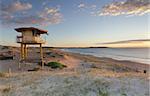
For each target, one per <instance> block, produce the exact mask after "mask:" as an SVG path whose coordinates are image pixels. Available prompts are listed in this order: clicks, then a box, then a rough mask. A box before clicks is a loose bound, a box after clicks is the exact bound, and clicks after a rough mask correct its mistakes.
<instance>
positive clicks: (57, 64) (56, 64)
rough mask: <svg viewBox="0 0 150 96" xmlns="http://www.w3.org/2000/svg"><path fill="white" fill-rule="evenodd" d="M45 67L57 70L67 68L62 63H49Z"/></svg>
mask: <svg viewBox="0 0 150 96" xmlns="http://www.w3.org/2000/svg"><path fill="white" fill-rule="evenodd" d="M45 65H46V66H49V67H51V68H53V69H57V68H59V69H62V68H65V67H67V66H66V65H64V64H62V63H59V62H49V63H47V64H45Z"/></svg>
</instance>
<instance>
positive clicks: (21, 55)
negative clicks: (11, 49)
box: [20, 43, 23, 61]
mask: <svg viewBox="0 0 150 96" xmlns="http://www.w3.org/2000/svg"><path fill="white" fill-rule="evenodd" d="M20 57H21V61H22V60H23V44H22V43H21V53H20Z"/></svg>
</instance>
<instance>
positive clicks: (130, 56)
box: [62, 48, 150, 64]
mask: <svg viewBox="0 0 150 96" xmlns="http://www.w3.org/2000/svg"><path fill="white" fill-rule="evenodd" d="M62 50H64V51H67V52H73V53H80V54H85V55H93V56H96V57H108V58H112V59H116V60H128V61H134V62H139V63H145V64H150V54H149V53H150V49H149V48H81V49H80V48H68V49H62Z"/></svg>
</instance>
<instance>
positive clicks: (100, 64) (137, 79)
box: [0, 46, 150, 96]
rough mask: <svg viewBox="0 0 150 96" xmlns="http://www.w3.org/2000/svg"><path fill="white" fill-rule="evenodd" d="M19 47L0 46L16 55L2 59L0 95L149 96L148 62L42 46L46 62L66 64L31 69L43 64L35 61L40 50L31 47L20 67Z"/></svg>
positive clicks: (3, 52)
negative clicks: (60, 66)
mask: <svg viewBox="0 0 150 96" xmlns="http://www.w3.org/2000/svg"><path fill="white" fill-rule="evenodd" d="M19 50H20V49H19V48H18V47H5V48H4V46H1V47H0V53H1V54H3V56H4V55H12V56H13V59H12V60H0V72H1V77H0V96H149V68H150V66H149V65H147V64H142V63H136V62H131V61H118V60H114V59H111V58H104V57H103V58H100V57H94V56H91V55H82V54H77V53H70V52H64V51H61V50H59V49H52V48H43V50H44V51H43V53H44V61H45V63H47V62H51V61H57V62H60V63H62V64H64V65H66V66H67V67H66V68H63V69H52V68H50V67H48V66H45V67H44V69H43V70H39V71H32V72H29V71H28V70H32V69H33V68H36V67H40V65H39V64H37V63H36V61H35V59H38V58H39V57H38V56H39V49H38V48H28V53H29V54H28V59H30V60H28V62H29V63H25V64H21V69H19V68H18V63H19V54H20V53H19ZM8 52H9V53H10V54H8ZM1 56H2V55H1ZM31 57H32V59H31ZM8 70H9V71H10V70H11V73H8Z"/></svg>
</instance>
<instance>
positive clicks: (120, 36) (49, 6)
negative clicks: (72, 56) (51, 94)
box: [0, 0, 150, 47]
mask: <svg viewBox="0 0 150 96" xmlns="http://www.w3.org/2000/svg"><path fill="white" fill-rule="evenodd" d="M0 5H1V6H0V44H2V45H15V46H16V45H18V44H17V43H16V39H15V38H16V36H17V35H18V33H17V32H16V31H15V30H14V28H18V27H31V26H32V27H37V28H41V29H45V30H48V33H49V35H48V36H46V35H45V36H43V38H44V39H46V41H47V43H46V45H47V46H53V47H88V46H110V47H117V46H119V47H120V46H122V45H121V44H123V43H119V44H117V45H116V43H115V44H109V43H108V42H117V41H128V40H137V42H136V45H137V46H138V44H139V43H140V42H145V43H142V45H140V47H141V46H143V47H145V46H150V40H149V35H148V34H149V33H150V31H149V24H148V21H149V18H148V16H149V12H150V7H149V6H150V2H148V0H0ZM145 39H147V40H146V41H145ZM139 40H141V41H140V42H139ZM142 40H144V41H142ZM106 42H107V43H106ZM126 43H127V42H126ZM129 43H130V44H126V47H127V46H132V45H134V46H135V42H133V43H132V44H131V42H129ZM137 46H136V47H137Z"/></svg>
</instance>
